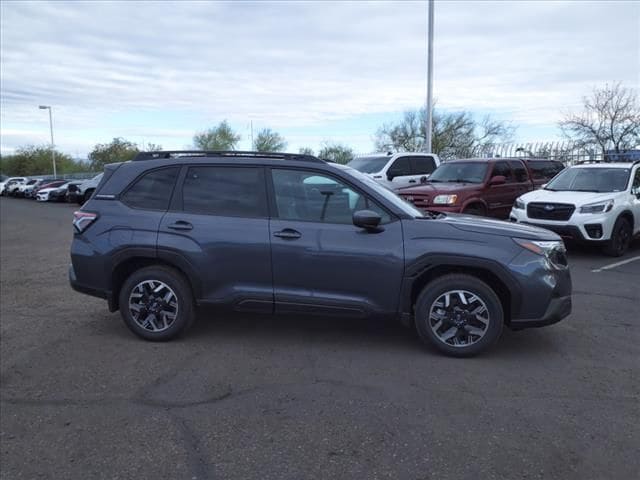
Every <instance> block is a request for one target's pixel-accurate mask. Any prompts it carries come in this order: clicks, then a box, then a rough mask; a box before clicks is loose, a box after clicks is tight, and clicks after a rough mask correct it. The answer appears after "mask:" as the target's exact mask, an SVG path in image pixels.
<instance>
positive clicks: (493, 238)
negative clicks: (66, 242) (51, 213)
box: [69, 151, 571, 356]
mask: <svg viewBox="0 0 640 480" xmlns="http://www.w3.org/2000/svg"><path fill="white" fill-rule="evenodd" d="M73 225H74V230H75V232H74V238H73V243H72V245H71V263H72V264H71V267H70V269H69V279H70V282H71V286H72V287H73V288H74V289H75V290H77V291H80V292H83V293H86V294H89V295H94V296H98V297H101V298H105V299H106V300H107V301H108V304H109V309H110V310H111V311H116V310H118V309H119V310H120V312H121V314H122V318H123V319H124V322H125V323H126V325H127V326H128V327H129V328H130V329H131V330H132V331H133V332H134V333H135V334H137V335H139V336H140V337H142V338H145V339H148V340H169V339H171V338H174V337H176V336H177V335H179V334H181V333H182V332H184V331H185V330H186V329H187V328H188V327H189V325H191V323H192V322H193V320H194V317H195V308H196V306H204V305H208V306H224V307H227V308H229V307H230V308H231V309H233V310H236V311H246V312H259V313H263V314H297V315H309V314H314V315H325V316H341V317H371V316H377V317H394V318H397V319H399V320H401V321H402V322H403V323H405V324H406V325H415V327H416V329H417V331H418V333H419V335H420V337H421V339H422V340H423V341H424V342H425V343H427V344H430V345H432V346H434V347H435V348H437V349H438V350H440V351H442V352H444V353H446V354H449V355H454V356H469V355H474V354H477V353H479V352H480V351H482V350H484V349H486V348H487V347H489V346H490V345H492V344H493V343H494V342H495V341H496V340H497V339H498V337H499V336H500V333H501V331H502V328H503V325H506V326H507V327H510V328H512V329H521V328H526V327H538V326H543V325H548V324H551V323H555V322H558V321H559V320H561V319H562V318H564V317H566V316H567V315H568V314H569V313H570V312H571V277H570V274H569V269H568V267H567V259H566V255H565V249H564V245H563V243H562V241H561V239H560V237H558V236H557V235H556V234H555V233H552V232H550V231H547V230H543V229H540V228H536V227H530V226H525V225H514V224H510V223H506V222H501V221H496V220H489V219H484V218H478V217H472V216H464V215H455V214H442V213H428V212H427V213H423V212H420V211H419V210H417V209H416V208H414V207H413V206H412V205H410V204H409V203H407V202H405V201H404V200H402V199H400V198H399V197H398V196H396V195H395V194H394V193H392V192H391V191H389V190H387V189H386V188H384V187H382V186H381V185H379V184H378V183H376V182H375V181H374V180H372V179H371V178H369V177H368V176H366V175H364V174H362V173H360V172H357V171H356V170H353V169H351V168H349V167H345V166H341V165H337V164H333V163H328V162H325V161H323V160H320V159H318V158H316V157H313V156H308V155H295V154H281V153H256V152H201V151H187V152H183V151H181V152H149V153H141V154H139V155H138V156H137V157H136V159H135V160H133V161H130V162H124V163H117V164H111V165H107V166H106V167H105V171H104V176H103V177H102V180H101V181H100V184H99V185H98V186H97V188H96V191H95V193H94V195H93V197H92V198H91V199H90V200H89V201H88V202H87V203H86V204H85V205H84V206H83V207H82V209H81V210H80V211H78V212H76V213H75V214H74V222H73Z"/></svg>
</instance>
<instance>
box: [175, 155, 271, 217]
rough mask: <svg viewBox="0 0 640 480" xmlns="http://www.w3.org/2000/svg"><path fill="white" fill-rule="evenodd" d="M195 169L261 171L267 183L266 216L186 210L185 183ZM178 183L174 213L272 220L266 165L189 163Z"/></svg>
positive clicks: (183, 166)
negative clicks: (248, 169)
mask: <svg viewBox="0 0 640 480" xmlns="http://www.w3.org/2000/svg"><path fill="white" fill-rule="evenodd" d="M193 167H203V168H253V169H256V170H261V173H262V179H263V181H264V182H265V189H264V195H265V198H264V200H265V202H266V203H267V208H266V209H265V213H266V214H265V215H260V216H257V215H252V216H249V215H216V214H213V213H204V212H190V211H188V210H185V208H184V182H185V180H186V178H187V173H188V172H189V168H193ZM178 181H179V183H177V185H178V187H177V188H176V189H175V190H174V196H175V197H176V201H175V205H173V203H172V206H174V207H175V210H171V211H173V212H178V213H183V214H185V215H199V216H205V217H225V218H248V219H262V220H264V219H269V218H270V212H271V208H270V206H269V193H268V188H267V187H268V186H267V184H266V183H267V178H266V168H265V167H264V165H239V164H237V163H236V164H234V163H188V164H185V165H182V170H181V171H180V175H179V176H178Z"/></svg>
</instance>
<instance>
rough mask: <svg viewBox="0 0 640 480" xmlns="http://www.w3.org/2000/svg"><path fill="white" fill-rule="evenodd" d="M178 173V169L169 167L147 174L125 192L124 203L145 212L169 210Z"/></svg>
mask: <svg viewBox="0 0 640 480" xmlns="http://www.w3.org/2000/svg"><path fill="white" fill-rule="evenodd" d="M178 171H179V168H178V167H169V168H161V169H159V170H152V171H150V172H148V173H145V174H144V175H143V176H142V177H140V178H138V180H136V182H135V183H134V184H133V185H132V186H131V187H130V188H129V189H128V190H127V191H126V192H125V194H124V195H123V196H122V201H123V202H124V203H125V204H127V205H128V206H130V207H133V208H140V209H143V210H166V209H168V208H169V201H170V200H171V194H172V192H173V186H174V184H175V181H176V178H177V176H178Z"/></svg>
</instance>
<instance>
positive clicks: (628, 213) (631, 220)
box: [616, 209, 636, 232]
mask: <svg viewBox="0 0 640 480" xmlns="http://www.w3.org/2000/svg"><path fill="white" fill-rule="evenodd" d="M618 218H624V219H626V220H628V221H629V223H631V232H634V231H635V228H636V221H635V218H634V216H633V212H632V211H631V210H629V209H625V210H623V211H622V212H620V214H619V215H618ZM616 221H617V219H616Z"/></svg>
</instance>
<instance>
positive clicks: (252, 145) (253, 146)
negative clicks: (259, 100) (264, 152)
mask: <svg viewBox="0 0 640 480" xmlns="http://www.w3.org/2000/svg"><path fill="white" fill-rule="evenodd" d="M255 148H256V147H255V144H254V143H253V120H251V150H255Z"/></svg>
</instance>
